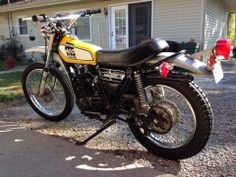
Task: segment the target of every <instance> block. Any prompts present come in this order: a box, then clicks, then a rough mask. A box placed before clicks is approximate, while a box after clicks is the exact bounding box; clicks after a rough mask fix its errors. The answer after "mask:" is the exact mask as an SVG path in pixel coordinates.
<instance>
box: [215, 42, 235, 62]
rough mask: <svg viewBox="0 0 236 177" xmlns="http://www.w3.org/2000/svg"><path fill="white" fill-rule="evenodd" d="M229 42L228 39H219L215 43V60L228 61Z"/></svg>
mask: <svg viewBox="0 0 236 177" xmlns="http://www.w3.org/2000/svg"><path fill="white" fill-rule="evenodd" d="M230 50H231V42H230V40H229V39H219V40H217V41H216V46H215V56H216V59H221V60H229V59H230Z"/></svg>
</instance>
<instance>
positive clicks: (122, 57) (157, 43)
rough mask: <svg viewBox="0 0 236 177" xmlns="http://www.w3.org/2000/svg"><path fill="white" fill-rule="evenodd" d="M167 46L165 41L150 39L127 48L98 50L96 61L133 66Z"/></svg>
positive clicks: (106, 64)
mask: <svg viewBox="0 0 236 177" xmlns="http://www.w3.org/2000/svg"><path fill="white" fill-rule="evenodd" d="M168 48H169V46H168V44H167V42H166V41H164V40H161V39H155V40H154V39H152V40H151V41H149V42H146V43H144V44H140V45H137V46H134V47H131V48H129V49H122V50H99V51H98V52H97V63H98V64H99V65H102V66H114V67H135V66H138V65H141V64H143V63H145V62H146V61H148V60H149V59H151V58H152V57H154V56H156V55H157V54H159V53H161V52H163V51H166V50H168Z"/></svg>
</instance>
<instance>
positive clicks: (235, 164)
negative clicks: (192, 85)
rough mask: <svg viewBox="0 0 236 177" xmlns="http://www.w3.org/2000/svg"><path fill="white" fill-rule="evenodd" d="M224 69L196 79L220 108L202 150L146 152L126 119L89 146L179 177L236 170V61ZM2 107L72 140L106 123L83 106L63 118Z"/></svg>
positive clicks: (12, 117)
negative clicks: (174, 157)
mask: <svg viewBox="0 0 236 177" xmlns="http://www.w3.org/2000/svg"><path fill="white" fill-rule="evenodd" d="M224 70H225V71H226V72H225V78H224V80H223V81H222V82H221V83H220V84H218V85H215V83H214V81H213V79H212V78H197V79H196V83H197V84H198V85H199V86H200V87H201V88H202V89H203V90H204V92H205V93H206V94H207V96H208V98H209V100H210V103H211V104H212V108H213V112H214V121H213V131H212V136H211V138H210V140H209V142H208V144H207V146H206V148H205V149H204V150H203V151H202V152H201V153H199V154H198V155H196V156H194V157H192V158H189V159H186V160H182V161H170V160H165V159H163V158H159V157H155V156H153V155H151V154H150V153H148V152H146V150H145V149H144V148H143V147H142V146H141V145H140V144H139V143H138V142H137V141H136V140H135V138H134V137H133V136H132V134H131V132H130V131H129V129H128V127H127V125H126V124H124V123H122V122H118V124H116V125H114V126H112V127H111V128H109V129H108V130H107V131H105V132H104V133H103V134H101V135H100V136H98V137H97V138H95V139H94V140H92V141H91V142H89V143H88V144H87V145H86V147H87V148H89V149H99V150H101V151H105V152H107V153H111V154H113V155H114V156H118V157H120V158H124V159H127V160H129V161H132V162H134V163H136V164H138V166H139V165H140V166H142V167H145V168H150V169H152V170H155V171H156V172H157V173H156V174H168V175H167V176H179V177H180V176H194V177H197V176H207V177H209V176H214V177H215V176H216V177H217V176H219V177H223V176H225V177H230V176H236V137H235V136H236V119H235V117H236V109H235V108H236V79H235V78H236V64H234V63H232V62H231V63H225V64H224ZM0 108H1V110H2V111H1V112H0V117H1V120H5V121H18V122H20V123H21V124H22V125H23V126H25V127H27V128H29V129H32V130H37V131H40V132H42V133H45V134H50V135H54V136H59V137H61V138H64V139H66V140H68V143H69V140H71V139H72V140H74V139H81V138H83V137H84V136H85V135H88V134H90V133H92V132H93V131H94V130H95V129H96V128H98V127H99V125H100V123H99V122H97V121H95V120H89V119H88V118H86V117H84V116H82V115H80V114H79V110H78V109H77V108H75V109H74V111H73V113H72V114H71V115H70V116H69V117H68V118H67V119H66V120H64V121H62V122H60V123H52V122H48V121H45V120H43V119H42V118H40V117H39V116H38V115H37V114H35V113H34V112H33V110H32V109H31V108H30V107H29V106H28V105H27V103H22V102H20V103H19V102H14V103H9V104H1V105H0ZM137 168H138V167H137ZM160 172H161V173H160Z"/></svg>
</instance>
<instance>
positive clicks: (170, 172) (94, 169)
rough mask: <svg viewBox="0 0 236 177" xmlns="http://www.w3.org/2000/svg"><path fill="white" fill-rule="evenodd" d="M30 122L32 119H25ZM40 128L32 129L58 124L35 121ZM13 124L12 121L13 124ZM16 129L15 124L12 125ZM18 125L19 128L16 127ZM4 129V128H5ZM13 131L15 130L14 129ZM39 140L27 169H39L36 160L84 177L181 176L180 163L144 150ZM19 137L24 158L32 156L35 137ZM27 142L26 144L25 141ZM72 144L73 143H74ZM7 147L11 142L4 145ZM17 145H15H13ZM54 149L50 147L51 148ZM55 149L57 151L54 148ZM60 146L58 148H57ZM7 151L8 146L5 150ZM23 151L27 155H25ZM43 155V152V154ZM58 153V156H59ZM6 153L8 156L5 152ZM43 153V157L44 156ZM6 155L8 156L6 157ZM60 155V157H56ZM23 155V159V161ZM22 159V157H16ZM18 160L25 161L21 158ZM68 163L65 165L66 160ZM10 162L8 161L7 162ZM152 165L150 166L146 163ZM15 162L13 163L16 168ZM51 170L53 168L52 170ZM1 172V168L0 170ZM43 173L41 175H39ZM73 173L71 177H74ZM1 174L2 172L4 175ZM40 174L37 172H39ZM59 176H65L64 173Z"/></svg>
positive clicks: (44, 166) (46, 138)
mask: <svg viewBox="0 0 236 177" xmlns="http://www.w3.org/2000/svg"><path fill="white" fill-rule="evenodd" d="M24 121H26V122H27V121H29V120H24ZM35 122H36V123H40V124H38V126H35V127H33V128H32V130H42V129H45V128H50V127H53V126H55V123H50V122H47V121H44V120H43V121H42V120H35ZM9 123H10V122H9ZM11 126H13V124H12V125H11ZM14 126H15V125H14ZM3 128H4V126H3ZM5 129H9V125H6V124H5ZM12 131H15V130H14V129H12ZM33 134H34V136H33V137H34V138H35V140H33V143H35V141H36V143H35V145H36V146H35V147H34V148H33V149H32V150H30V151H32V155H31V153H30V155H31V159H25V161H24V162H23V163H24V166H26V167H27V168H29V169H33V168H35V166H34V163H32V162H31V160H32V159H37V164H40V165H41V167H40V168H41V169H45V170H46V169H48V172H49V171H50V169H51V167H53V166H52V164H50V165H49V166H48V165H47V164H49V163H51V161H53V162H54V165H57V166H58V165H60V166H61V169H59V171H61V170H63V169H64V170H65V169H71V171H70V173H71V174H73V175H71V176H74V174H77V175H79V174H80V175H82V176H91V177H92V176H103V177H106V176H117V177H118V176H130V177H139V176H140V177H142V176H145V177H157V176H166V175H167V176H168V177H171V176H178V174H179V172H180V171H181V165H180V162H179V161H170V160H166V159H163V158H159V157H156V156H153V155H151V154H150V153H148V152H145V151H140V150H109V149H108V150H107V149H106V150H102V149H99V150H97V149H90V148H87V147H85V146H76V145H73V144H72V142H74V140H73V139H71V138H69V140H70V143H64V142H63V141H58V139H60V140H61V139H64V140H65V139H67V140H68V137H65V136H57V137H59V138H58V139H57V138H52V137H51V136H46V135H42V134H39V133H35V132H34V133H33ZM17 136H20V137H21V138H22V143H23V144H22V143H21V145H22V146H23V147H22V150H21V151H20V152H21V155H22V154H25V152H27V153H26V154H29V152H28V150H27V147H28V145H27V143H28V142H29V141H32V140H30V139H31V138H30V137H27V136H25V135H24V134H22V135H21V132H18V133H17ZM23 140H24V141H23ZM41 140H43V142H50V143H46V144H45V143H43V146H38V145H37V144H38V143H42V142H41ZM71 141H72V142H71ZM4 144H5V145H6V144H7V143H4ZM10 146H14V145H10ZM49 147H50V148H49ZM51 147H54V148H51ZM55 147H56V149H55ZM3 148H4V147H3ZM22 151H23V152H22ZM42 152H43V153H42ZM55 153H56V154H55ZM3 154H5V153H3ZM40 154H41V155H40ZM5 155H6V154H5ZM55 155H56V156H55ZM22 157H23V156H21V157H20V158H22ZM16 158H17V159H18V157H16ZM20 158H19V159H18V160H21V159H20ZM62 160H64V162H63V161H62ZM6 161H7V160H6ZM146 163H148V164H146ZM14 165H15V162H14V163H13V166H14ZM49 167H50V168H49ZM0 169H1V168H0ZM39 173H41V172H39ZM70 173H69V174H70ZM0 174H1V173H0ZM35 174H37V173H35ZM58 174H60V175H62V174H61V173H60V172H58Z"/></svg>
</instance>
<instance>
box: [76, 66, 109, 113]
mask: <svg viewBox="0 0 236 177" xmlns="http://www.w3.org/2000/svg"><path fill="white" fill-rule="evenodd" d="M72 83H73V87H74V90H75V95H76V98H77V99H76V100H77V102H76V103H77V105H78V107H79V109H80V111H81V113H84V112H103V111H105V110H106V107H107V100H106V98H105V96H104V94H103V92H102V90H101V86H100V83H99V82H98V79H97V77H96V75H94V74H93V71H92V69H89V68H87V67H81V68H80V69H79V73H78V75H77V77H76V79H75V80H73V82H72Z"/></svg>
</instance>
